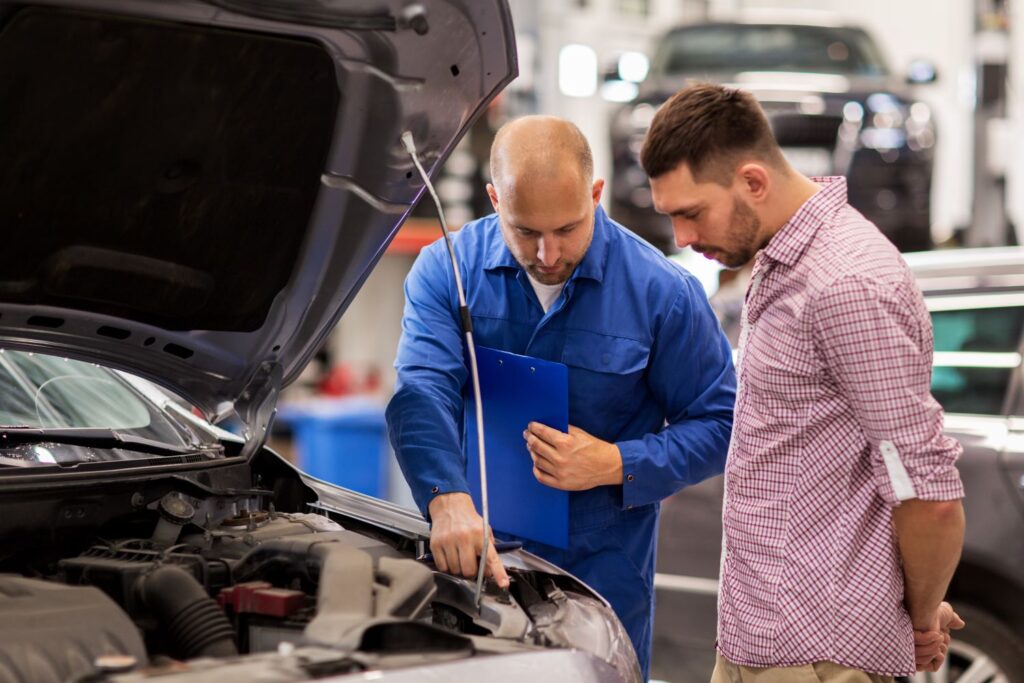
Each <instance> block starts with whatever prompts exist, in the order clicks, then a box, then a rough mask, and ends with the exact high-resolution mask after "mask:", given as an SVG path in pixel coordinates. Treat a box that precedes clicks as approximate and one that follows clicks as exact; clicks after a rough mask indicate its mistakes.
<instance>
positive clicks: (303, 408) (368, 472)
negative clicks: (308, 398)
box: [278, 399, 390, 498]
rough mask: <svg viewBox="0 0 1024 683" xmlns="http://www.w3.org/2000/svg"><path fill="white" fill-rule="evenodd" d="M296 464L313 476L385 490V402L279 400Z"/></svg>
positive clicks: (378, 492)
mask: <svg viewBox="0 0 1024 683" xmlns="http://www.w3.org/2000/svg"><path fill="white" fill-rule="evenodd" d="M278 418H279V419H280V420H281V421H282V422H284V423H285V424H287V425H288V426H290V427H291V429H292V434H293V436H294V440H295V452H296V456H297V460H298V462H297V463H296V464H297V465H298V466H299V468H300V469H301V470H302V471H304V472H306V473H307V474H310V475H312V476H314V477H316V478H317V479H323V480H324V481H328V482H330V483H332V484H337V485H338V486H343V487H345V488H347V489H352V490H353V491H359V492H360V493H365V494H367V495H370V496H374V497H377V498H386V497H387V493H388V455H389V453H390V450H389V446H388V441H387V428H386V425H385V421H384V408H383V407H382V406H380V405H378V404H377V403H375V402H373V401H370V400H367V399H324V400H317V401H313V402H309V403H301V404H291V405H283V406H281V408H280V410H279V411H278Z"/></svg>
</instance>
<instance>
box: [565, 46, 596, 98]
mask: <svg viewBox="0 0 1024 683" xmlns="http://www.w3.org/2000/svg"><path fill="white" fill-rule="evenodd" d="M558 89H559V90H561V91H562V94H563V95H567V96H569V97H590V96H591V95H593V94H594V93H596V92H597V53H596V52H594V50H593V48H591V47H588V46H586V45H579V44H571V45H566V46H565V47H563V48H562V49H561V51H560V52H559V53H558Z"/></svg>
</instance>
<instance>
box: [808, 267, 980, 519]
mask: <svg viewBox="0 0 1024 683" xmlns="http://www.w3.org/2000/svg"><path fill="white" fill-rule="evenodd" d="M811 306H812V311H811V313H812V315H811V321H812V328H813V333H814V342H815V345H816V347H817V352H818V353H819V354H820V355H821V357H822V358H824V360H825V365H826V368H827V372H828V374H829V375H830V377H831V379H832V381H834V382H835V384H836V388H837V390H838V391H839V392H840V393H841V394H842V396H843V397H844V398H845V399H846V400H847V401H848V403H849V406H850V408H851V410H852V411H853V413H854V415H855V416H856V419H857V421H858V423H859V424H860V427H861V429H862V430H863V433H864V437H865V439H866V440H867V443H868V446H869V447H870V450H871V468H872V472H873V477H874V480H875V482H876V484H877V490H878V494H879V496H881V497H882V499H883V500H885V501H886V502H887V503H888V504H889V505H898V504H899V503H900V502H901V501H903V500H909V499H912V498H918V499H921V500H932V501H939V500H955V499H958V498H962V497H963V495H964V493H963V485H962V483H961V481H960V475H959V472H958V471H957V468H956V460H957V458H958V457H959V456H960V453H961V450H962V449H961V447H960V444H959V443H958V442H957V441H956V440H955V439H952V438H950V437H948V436H946V435H945V434H943V413H942V407H941V406H940V405H939V404H938V402H937V401H936V400H935V398H934V397H933V396H932V394H931V372H932V353H933V351H932V331H931V325H930V320H929V317H928V313H927V311H926V310H925V309H924V302H923V300H922V299H921V295H920V293H919V292H918V291H917V290H916V288H915V287H914V286H913V284H912V283H909V282H906V283H900V284H897V285H895V286H891V287H889V286H886V285H884V284H882V283H880V282H878V281H876V280H872V279H868V278H866V277H860V276H845V277H842V278H839V279H837V280H835V281H834V282H832V283H831V284H830V285H829V286H827V287H826V288H825V289H824V290H823V291H822V292H821V293H820V294H819V295H818V296H816V297H815V298H814V300H813V302H812V304H811Z"/></svg>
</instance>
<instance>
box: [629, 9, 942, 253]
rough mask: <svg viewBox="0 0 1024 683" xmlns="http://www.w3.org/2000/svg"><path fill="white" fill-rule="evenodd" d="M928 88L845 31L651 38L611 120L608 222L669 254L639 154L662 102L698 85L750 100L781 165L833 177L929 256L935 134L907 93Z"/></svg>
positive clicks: (920, 65) (760, 29)
mask: <svg viewBox="0 0 1024 683" xmlns="http://www.w3.org/2000/svg"><path fill="white" fill-rule="evenodd" d="M934 80H935V70H934V68H933V67H932V66H931V65H929V64H927V63H926V62H915V63H913V64H912V65H911V67H910V69H909V71H908V74H907V76H906V77H904V78H899V77H896V76H895V75H894V74H893V73H892V71H891V70H890V69H889V67H888V65H887V64H886V62H885V59H884V58H883V56H882V53H881V51H880V50H879V48H878V46H877V45H876V44H875V42H874V40H873V39H872V38H871V36H870V35H869V34H868V33H867V32H866V31H864V30H863V29H860V28H856V27H853V26H821V25H803V24H795V23H793V24H784V23H777V24H775V23H702V24H691V25H686V26H682V27H679V28H676V29H673V30H671V31H669V32H668V33H666V34H665V35H664V36H663V37H662V38H661V40H660V42H659V44H658V46H657V48H656V50H655V53H654V57H653V59H652V62H651V69H650V73H649V75H648V77H647V79H646V80H645V81H644V83H643V85H642V87H641V90H640V93H639V95H638V97H637V99H636V100H634V101H633V102H631V103H629V104H627V105H625V106H623V108H622V109H620V110H619V111H618V112H617V113H616V115H615V117H614V119H613V122H612V126H611V148H612V163H613V171H612V186H611V190H612V197H611V214H612V217H613V218H615V219H616V220H618V221H619V222H621V223H623V224H624V225H626V226H627V227H629V228H631V229H632V230H634V231H636V232H637V233H639V234H640V235H641V236H643V237H644V238H646V239H647V240H649V241H650V242H652V243H653V244H654V245H655V246H657V247H659V248H660V249H662V251H665V252H666V253H671V252H672V251H674V248H675V247H674V241H673V239H672V230H671V227H670V225H669V222H668V220H667V219H665V218H664V217H663V216H659V215H658V214H656V213H655V212H654V209H653V205H652V202H651V192H650V189H649V187H648V183H647V177H646V175H645V174H644V172H643V169H642V168H641V167H640V165H639V157H640V148H641V146H642V144H643V138H644V135H645V133H646V131H647V128H648V126H649V125H650V122H651V119H652V118H653V116H654V113H655V111H656V110H657V108H658V107H659V106H660V105H661V104H662V103H663V102H664V101H665V100H666V99H668V97H670V96H671V95H672V94H673V93H674V92H676V91H677V90H679V89H680V88H682V87H683V86H685V85H686V84H687V83H688V82H692V81H710V82H714V83H726V84H730V85H734V86H737V87H741V88H743V89H745V90H749V91H750V92H752V93H753V94H754V95H755V96H756V97H757V98H758V100H759V101H760V102H761V105H762V106H763V107H764V109H765V112H766V113H767V115H768V117H769V119H770V121H771V124H772V128H773V130H774V132H775V136H776V138H777V139H778V141H779V145H780V146H781V147H782V149H783V152H784V153H785V154H786V156H787V158H788V159H789V161H790V163H792V164H793V166H794V167H795V168H796V169H797V170H799V171H801V172H802V173H805V174H807V175H833V174H835V175H845V176H846V177H847V178H848V179H849V187H850V203H851V204H852V205H853V206H854V207H855V208H857V209H858V210H860V211H861V212H862V213H863V214H864V215H865V216H867V217H868V218H869V219H870V220H872V221H873V222H874V223H875V224H876V225H878V227H879V228H880V229H881V230H882V232H884V233H885V235H886V236H887V237H888V238H889V239H890V240H892V241H893V242H894V243H895V244H896V246H897V247H899V249H900V250H901V251H921V250H926V249H930V248H931V246H932V236H931V208H930V206H931V199H930V197H931V185H932V165H933V156H934V149H935V142H936V132H935V125H934V122H933V121H932V116H931V111H930V109H929V107H928V105H926V104H925V103H923V102H918V101H915V100H914V99H913V97H912V95H911V94H910V91H909V86H910V85H911V84H920V83H928V82H932V81H934Z"/></svg>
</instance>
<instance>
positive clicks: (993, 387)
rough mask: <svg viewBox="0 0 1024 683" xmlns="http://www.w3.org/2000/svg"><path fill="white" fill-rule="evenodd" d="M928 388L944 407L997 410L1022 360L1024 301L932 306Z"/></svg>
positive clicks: (992, 412)
mask: <svg viewBox="0 0 1024 683" xmlns="http://www.w3.org/2000/svg"><path fill="white" fill-rule="evenodd" d="M932 327H933V328H934V332H935V366H934V370H933V371H932V393H933V394H934V395H935V398H936V399H938V401H939V403H941V404H942V406H943V408H944V409H945V410H946V412H948V413H976V414H984V415H1000V414H1002V412H1003V403H1004V400H1005V398H1006V391H1007V388H1008V387H1009V384H1010V378H1011V376H1012V374H1013V371H1014V369H1016V367H1017V366H1018V365H1020V360H1021V357H1020V353H1019V350H1020V349H1019V346H1020V337H1021V330H1022V327H1024V307H1019V306H1012V307H1003V308H980V309H966V310H947V311H932Z"/></svg>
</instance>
